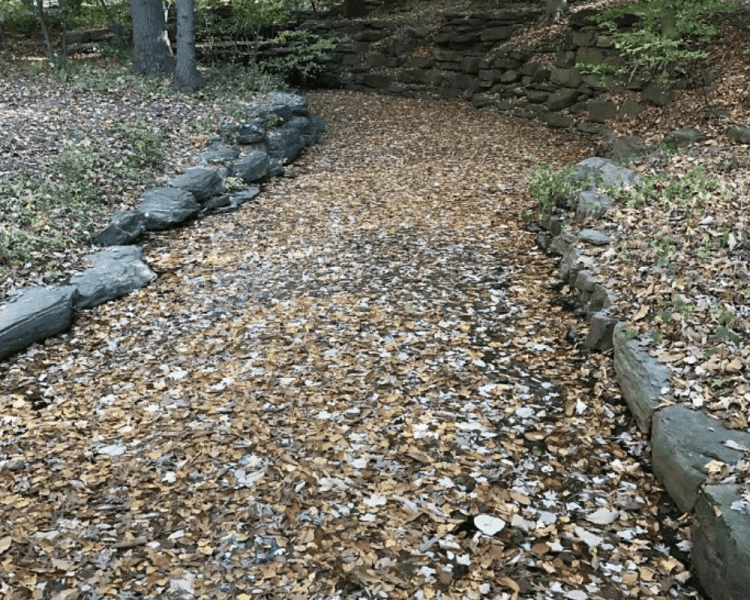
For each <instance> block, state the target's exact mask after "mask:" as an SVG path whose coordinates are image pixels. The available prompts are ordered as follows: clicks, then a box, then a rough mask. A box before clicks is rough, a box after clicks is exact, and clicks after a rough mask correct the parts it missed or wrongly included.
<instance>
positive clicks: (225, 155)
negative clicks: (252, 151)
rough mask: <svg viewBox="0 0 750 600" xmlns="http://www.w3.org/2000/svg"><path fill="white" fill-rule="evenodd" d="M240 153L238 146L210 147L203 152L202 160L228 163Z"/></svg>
mask: <svg viewBox="0 0 750 600" xmlns="http://www.w3.org/2000/svg"><path fill="white" fill-rule="evenodd" d="M239 155H240V149H239V148H238V147H237V146H229V147H224V148H222V147H216V148H210V149H208V150H206V151H205V152H202V153H201V160H202V161H203V162H206V163H228V162H231V161H233V160H235V159H236V158H237V157H238V156H239Z"/></svg>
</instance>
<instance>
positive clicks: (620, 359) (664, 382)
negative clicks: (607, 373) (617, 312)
mask: <svg viewBox="0 0 750 600" xmlns="http://www.w3.org/2000/svg"><path fill="white" fill-rule="evenodd" d="M613 345H614V356H615V359H614V364H615V375H616V378H617V383H618V385H619V386H620V391H621V392H622V396H623V398H625V401H626V402H627V403H628V406H629V407H630V412H632V413H633V416H634V417H635V421H636V423H637V425H638V428H639V429H640V430H641V431H643V432H644V433H648V432H649V431H651V421H652V418H653V416H654V411H655V410H656V407H657V406H658V405H659V398H660V396H661V395H662V390H664V389H667V388H668V381H669V375H670V369H669V367H667V366H666V365H663V364H661V363H659V362H658V361H657V360H656V359H655V358H653V357H651V356H649V354H648V352H647V351H646V350H645V349H644V348H643V346H642V345H641V343H640V342H639V341H638V339H637V338H631V337H630V336H629V335H628V334H627V333H626V332H625V331H624V328H623V326H622V325H621V324H618V325H617V326H615V331H614V335H613Z"/></svg>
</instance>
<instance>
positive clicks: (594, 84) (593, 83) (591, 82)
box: [581, 75, 607, 92]
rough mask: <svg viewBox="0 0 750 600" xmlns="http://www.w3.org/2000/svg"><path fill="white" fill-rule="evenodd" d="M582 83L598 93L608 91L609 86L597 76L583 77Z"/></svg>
mask: <svg viewBox="0 0 750 600" xmlns="http://www.w3.org/2000/svg"><path fill="white" fill-rule="evenodd" d="M581 83H582V84H583V85H585V86H587V87H589V88H591V89H592V90H596V91H597V92H603V91H605V90H606V89H607V84H606V83H604V81H602V80H601V79H600V78H599V77H597V76H596V75H582V76H581Z"/></svg>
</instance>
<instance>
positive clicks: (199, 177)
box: [169, 167, 224, 202]
mask: <svg viewBox="0 0 750 600" xmlns="http://www.w3.org/2000/svg"><path fill="white" fill-rule="evenodd" d="M169 185H170V186H172V187H175V188H178V189H181V190H185V191H186V192H190V193H191V194H193V196H194V197H195V199H196V200H197V201H198V202H205V201H206V200H208V199H209V198H212V197H213V196H218V195H219V194H223V193H224V183H223V182H222V180H221V177H220V176H219V174H218V173H217V172H216V171H213V170H211V169H206V168H204V167H193V168H191V169H188V170H187V171H185V173H184V174H182V175H180V176H179V177H176V178H175V179H173V180H172V181H170V182H169Z"/></svg>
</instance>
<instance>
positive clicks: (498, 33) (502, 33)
mask: <svg viewBox="0 0 750 600" xmlns="http://www.w3.org/2000/svg"><path fill="white" fill-rule="evenodd" d="M512 35H513V27H510V26H508V27H491V28H489V29H485V30H484V31H482V34H481V38H480V39H481V40H482V41H483V42H504V41H505V40H509V39H510V37H511V36H512Z"/></svg>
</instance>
